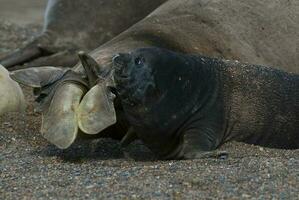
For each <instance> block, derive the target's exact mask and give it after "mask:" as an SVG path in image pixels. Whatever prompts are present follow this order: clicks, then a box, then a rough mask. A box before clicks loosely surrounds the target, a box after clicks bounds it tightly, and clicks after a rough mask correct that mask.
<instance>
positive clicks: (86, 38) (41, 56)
mask: <svg viewBox="0 0 299 200" xmlns="http://www.w3.org/2000/svg"><path fill="white" fill-rule="evenodd" d="M165 1H166V0H151V1H148V0H76V1H73V0H49V1H48V4H47V8H46V12H45V22H44V27H43V32H42V33H41V35H40V36H38V37H36V38H34V39H33V41H32V42H30V43H29V44H28V45H27V46H26V47H24V48H22V49H20V50H17V51H16V52H14V53H12V54H11V55H8V56H7V57H5V58H3V59H2V60H0V63H1V64H2V65H3V66H5V67H6V68H11V67H13V66H15V65H20V64H23V63H25V62H30V61H33V62H31V63H29V64H28V65H29V66H31V67H32V66H41V65H42V66H49V65H52V66H67V67H71V66H73V65H75V64H76V63H77V62H78V57H77V56H76V53H77V51H78V50H84V51H91V50H93V49H95V48H97V47H98V46H100V45H101V44H103V43H104V42H106V41H108V40H109V39H111V38H113V37H114V36H116V35H117V34H119V33H121V32H122V31H124V30H126V29H127V28H128V27H130V26H131V25H133V24H135V23H136V22H138V21H139V20H141V19H142V18H144V17H145V16H146V15H148V14H149V13H150V12H151V11H153V10H154V9H155V8H156V7H158V6H159V5H161V4H162V3H163V2H165Z"/></svg>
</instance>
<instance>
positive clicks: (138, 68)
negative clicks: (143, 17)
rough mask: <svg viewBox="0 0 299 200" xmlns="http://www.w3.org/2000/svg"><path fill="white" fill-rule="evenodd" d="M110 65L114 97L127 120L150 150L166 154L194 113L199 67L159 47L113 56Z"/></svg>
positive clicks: (181, 55)
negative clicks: (113, 82)
mask: <svg viewBox="0 0 299 200" xmlns="http://www.w3.org/2000/svg"><path fill="white" fill-rule="evenodd" d="M113 63H114V68H115V72H114V81H115V90H116V95H117V96H118V97H119V98H120V99H121V103H122V106H123V109H124V111H125V113H126V117H127V119H128V121H129V122H130V124H131V125H132V126H133V127H134V129H135V130H136V132H137V134H138V137H140V138H141V139H142V140H143V142H145V143H146V144H147V146H149V148H150V149H152V150H153V151H155V152H156V153H158V154H160V155H165V154H169V153H170V151H172V150H173V149H174V148H175V147H174V146H175V145H177V143H178V142H179V139H178V138H179V137H180V132H181V131H179V130H181V129H184V124H185V122H186V120H187V119H188V118H189V117H190V115H192V113H194V112H195V111H196V110H197V103H198V98H199V94H200V93H201V92H200V89H201V80H200V76H199V74H200V69H201V68H200V67H198V66H197V62H196V61H194V59H192V57H190V56H187V55H184V54H179V53H175V52H172V51H169V50H166V49H160V48H141V49H137V50H135V51H133V52H131V53H125V54H117V55H116V56H114V58H113ZM197 83H198V84H197Z"/></svg>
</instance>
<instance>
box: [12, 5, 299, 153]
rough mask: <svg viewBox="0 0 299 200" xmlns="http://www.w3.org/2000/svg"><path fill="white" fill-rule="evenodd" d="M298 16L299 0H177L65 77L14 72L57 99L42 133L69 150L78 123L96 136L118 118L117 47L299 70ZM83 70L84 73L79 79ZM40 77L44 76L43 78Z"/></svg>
mask: <svg viewBox="0 0 299 200" xmlns="http://www.w3.org/2000/svg"><path fill="white" fill-rule="evenodd" d="M277 10H279V12H277ZM298 21H299V2H298V1H297V0H290V1H272V0H252V1H247V0H234V1H231V0H210V1H205V0H183V1H182V0H170V1H167V2H166V3H164V4H163V5H161V6H160V7H159V8H158V9H156V10H155V11H154V12H152V13H151V14H150V15H148V16H147V17H146V18H144V19H143V20H142V21H140V22H138V23H137V24H135V25H134V26H132V27H131V28H129V29H128V30H126V31H125V32H123V33H121V34H120V35H119V36H117V37H116V38H114V39H112V40H111V41H109V42H107V43H105V44H104V45H102V46H100V47H99V48H98V49H96V50H95V51H93V52H92V53H91V57H89V56H86V55H83V54H81V58H82V59H81V60H82V63H83V64H78V65H77V66H75V67H74V68H73V69H72V70H71V71H72V73H73V74H72V75H70V73H69V71H68V73H67V76H66V75H65V72H64V71H59V70H58V69H57V73H53V71H52V72H50V71H47V69H41V68H40V69H38V70H36V69H27V70H22V71H18V72H14V74H13V78H14V79H15V80H18V81H19V82H22V83H24V84H27V85H31V86H33V87H36V88H41V91H42V92H41V94H42V95H41V97H45V96H48V99H51V98H52V97H53V98H52V101H48V102H51V103H50V104H48V105H47V106H46V108H47V110H48V111H45V112H44V120H43V126H42V133H43V134H44V135H45V136H46V138H47V139H48V140H49V141H51V142H52V143H54V144H56V145H57V146H59V147H60V148H67V147H68V146H69V145H71V144H72V142H73V141H74V138H75V137H76V134H77V132H78V127H79V128H80V129H81V130H82V131H83V132H85V133H87V134H97V133H99V132H101V131H102V130H104V129H105V128H107V127H109V126H110V125H112V124H114V123H115V122H116V121H118V119H117V116H116V115H117V113H118V112H115V109H114V103H113V99H114V96H113V94H112V93H111V92H110V91H109V90H108V89H107V86H114V85H115V83H114V80H113V76H112V73H110V72H111V67H112V62H111V60H112V57H113V55H115V54H116V53H117V52H131V51H133V50H134V49H136V48H140V47H150V46H156V47H162V48H165V49H169V50H173V51H176V52H181V53H198V54H203V55H206V56H209V57H218V58H226V59H231V60H240V61H243V62H250V63H255V64H263V65H267V66H271V65H272V66H283V67H282V68H281V69H283V70H286V71H291V72H297V73H298V72H299V68H298V67H295V66H298V65H299V57H298V56H297V54H296V52H297V48H298V39H299V38H298V34H297V33H298V32H299V24H298V23H297V22H298ZM93 58H94V59H95V60H93ZM88 68H93V70H88ZM84 69H87V70H84ZM84 71H91V72H89V73H85V72H84ZM92 71H93V72H95V73H94V74H97V76H98V77H91V76H92V75H89V77H91V78H88V79H89V80H90V81H88V84H85V85H84V84H82V81H78V79H80V76H81V79H84V78H85V75H86V74H93V73H92ZM76 73H77V74H78V75H79V76H76V78H74V77H75V75H74V74H76ZM53 74H56V75H55V76H54V75H53ZM40 75H41V76H43V77H44V78H41V79H40V78H38V77H40ZM45 75H46V76H45ZM65 77H68V78H66V79H65ZM78 77H79V78H78ZM97 78H98V79H97ZM71 79H74V80H75V79H76V81H71ZM84 80H85V81H86V79H84ZM35 83H37V84H35ZM57 85H59V87H56V86H57ZM53 88H54V89H53ZM90 88H91V89H90ZM88 90H89V91H88ZM86 91H88V92H87V93H86ZM85 93H86V94H85ZM49 94H50V95H49ZM46 99H47V98H46ZM81 99H82V100H81ZM64 105H68V106H64ZM116 111H118V109H116ZM112 134H115V133H112ZM57 138H59V139H57Z"/></svg>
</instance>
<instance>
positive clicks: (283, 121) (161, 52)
mask: <svg viewBox="0 0 299 200" xmlns="http://www.w3.org/2000/svg"><path fill="white" fill-rule="evenodd" d="M113 63H114V66H115V73H114V78H115V82H116V94H117V96H118V97H119V98H120V99H121V104H122V107H123V109H124V112H125V116H126V117H127V119H128V121H129V123H130V124H131V125H132V126H133V129H134V131H135V132H136V133H137V136H138V138H140V139H141V140H142V141H143V142H144V143H145V144H146V145H147V146H148V147H149V148H150V149H151V150H152V151H153V152H155V153H156V154H157V155H159V156H160V157H161V158H163V159H182V158H185V159H190V158H200V157H201V156H202V155H203V154H204V153H205V152H207V151H213V150H215V149H217V148H218V147H219V146H220V145H222V144H223V143H225V142H227V141H230V140H237V141H242V142H246V143H250V144H257V145H261V146H266V147H271V148H284V149H296V148H299V112H298V111H299V75H295V74H291V73H286V72H283V71H280V70H276V69H273V68H269V67H263V66H257V65H249V64H242V63H239V62H234V61H225V60H219V59H213V58H208V57H204V56H199V55H190V54H180V53H175V52H172V51H169V50H165V49H160V48H142V49H137V50H135V51H133V52H132V53H129V54H119V55H117V56H115V57H114V59H113Z"/></svg>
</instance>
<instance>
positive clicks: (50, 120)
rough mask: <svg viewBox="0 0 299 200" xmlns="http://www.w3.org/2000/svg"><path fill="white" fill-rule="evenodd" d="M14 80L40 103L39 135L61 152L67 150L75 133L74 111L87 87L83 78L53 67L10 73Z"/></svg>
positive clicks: (76, 128)
mask: <svg viewBox="0 0 299 200" xmlns="http://www.w3.org/2000/svg"><path fill="white" fill-rule="evenodd" d="M11 76H12V77H13V79H14V80H16V81H18V82H19V83H22V84H24V85H27V86H30V87H33V88H34V91H35V94H36V95H37V99H36V100H37V101H38V102H39V103H40V104H41V108H42V109H41V110H42V113H43V117H42V128H41V133H42V135H43V136H44V137H45V138H46V139H47V140H48V141H49V142H51V143H52V144H54V145H56V146H57V147H59V148H61V149H65V148H68V147H69V146H70V145H71V144H72V143H73V142H74V140H75V138H76V136H77V133H78V122H77V114H76V112H77V109H78V106H79V103H80V100H81V99H82V97H83V95H84V94H85V93H86V91H87V88H88V84H87V81H86V79H85V78H84V77H83V75H81V74H78V73H76V72H73V71H72V70H69V69H60V68H56V67H39V68H29V69H23V70H18V71H14V72H12V74H11Z"/></svg>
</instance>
